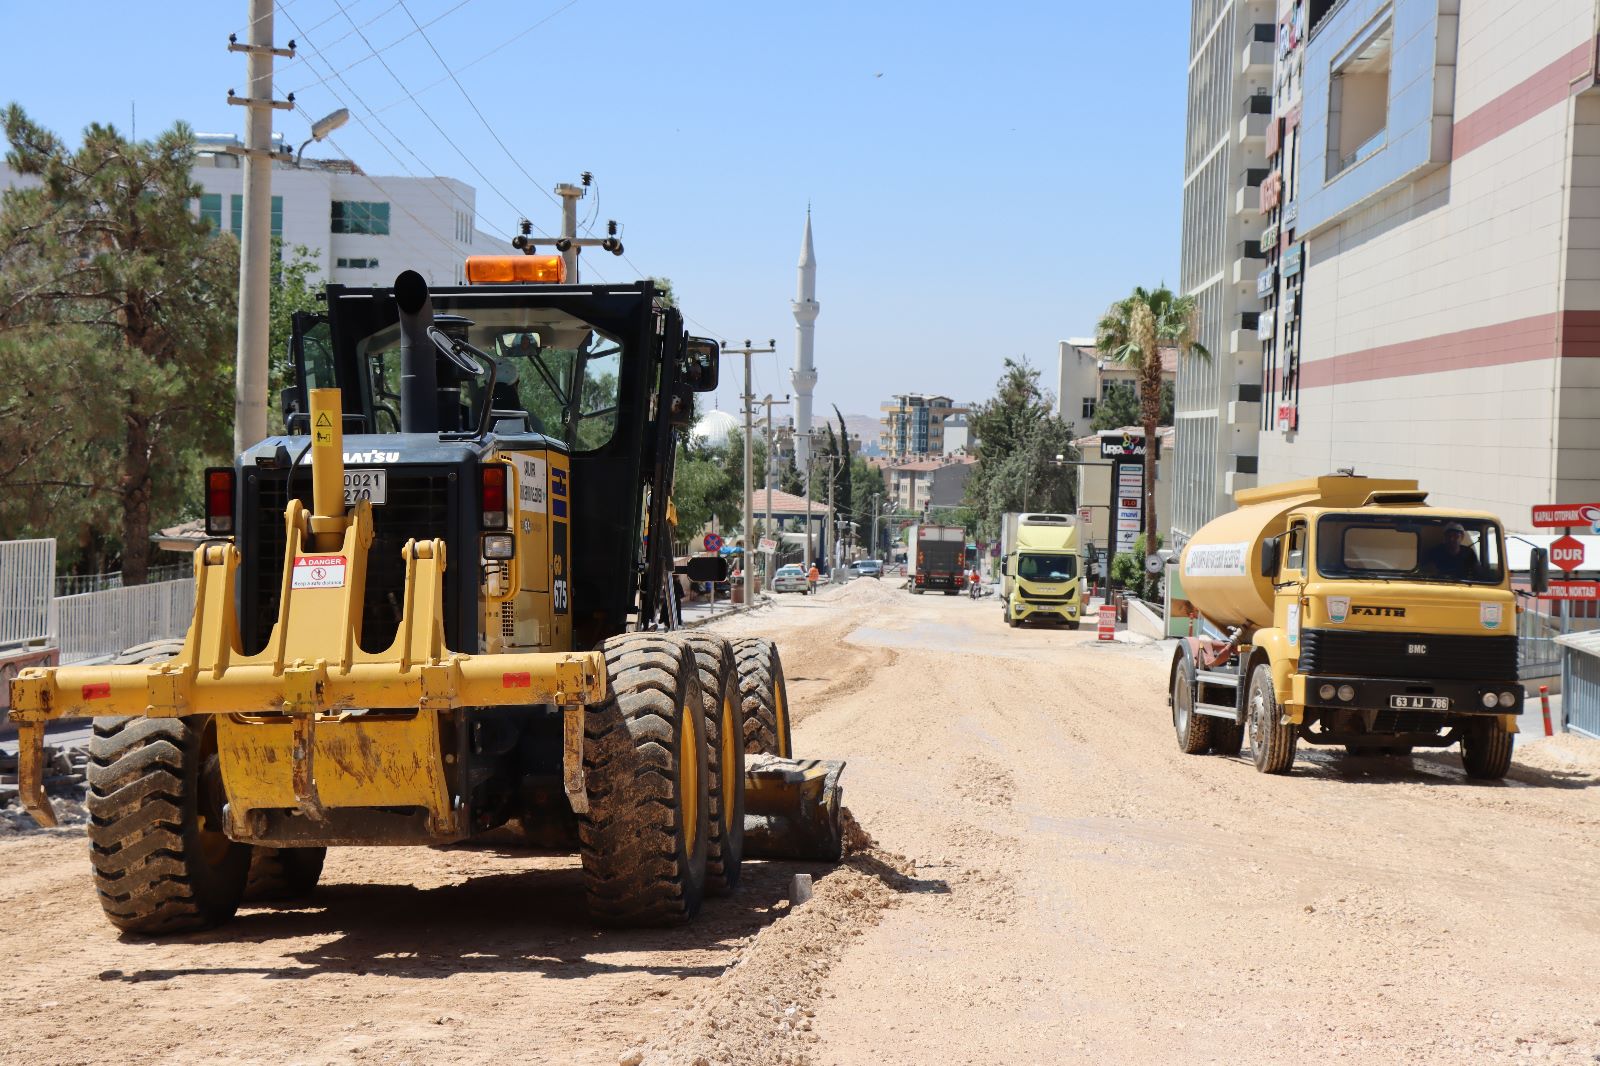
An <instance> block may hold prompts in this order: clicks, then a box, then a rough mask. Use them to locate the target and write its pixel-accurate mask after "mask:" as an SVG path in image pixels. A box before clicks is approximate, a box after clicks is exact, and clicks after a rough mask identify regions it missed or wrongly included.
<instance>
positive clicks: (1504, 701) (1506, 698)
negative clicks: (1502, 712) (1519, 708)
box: [1500, 692, 1517, 707]
mask: <svg viewBox="0 0 1600 1066" xmlns="http://www.w3.org/2000/svg"><path fill="white" fill-rule="evenodd" d="M1516 705H1517V694H1516V693H1515V692H1502V693H1500V706H1502V707H1515V706H1516Z"/></svg>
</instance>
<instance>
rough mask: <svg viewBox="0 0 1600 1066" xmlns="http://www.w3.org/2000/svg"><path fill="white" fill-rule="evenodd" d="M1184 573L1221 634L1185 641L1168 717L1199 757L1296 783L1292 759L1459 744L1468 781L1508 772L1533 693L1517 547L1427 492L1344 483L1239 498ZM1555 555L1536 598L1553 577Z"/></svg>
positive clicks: (1477, 517)
mask: <svg viewBox="0 0 1600 1066" xmlns="http://www.w3.org/2000/svg"><path fill="white" fill-rule="evenodd" d="M1235 500H1236V502H1237V503H1238V508H1237V509H1236V510H1234V511H1232V512H1230V513H1228V514H1225V515H1222V516H1220V517H1218V518H1216V519H1214V520H1213V521H1211V522H1209V523H1207V524H1206V525H1205V526H1203V527H1201V529H1200V530H1199V532H1197V533H1196V534H1195V536H1194V538H1193V539H1192V540H1190V541H1189V542H1188V543H1187V544H1186V545H1184V548H1183V552H1182V555H1181V557H1180V559H1179V563H1178V565H1179V567H1180V573H1181V575H1182V579H1183V587H1184V591H1185V593H1186V596H1187V599H1188V601H1189V603H1190V604H1191V605H1192V607H1193V608H1194V609H1195V610H1196V611H1197V612H1198V613H1199V615H1200V616H1201V617H1202V618H1203V619H1204V621H1206V622H1209V623H1210V627H1208V628H1214V629H1215V631H1216V633H1218V634H1220V636H1195V637H1190V638H1188V639H1186V640H1183V641H1180V642H1179V645H1178V649H1177V651H1176V653H1175V654H1174V656H1173V659H1172V672H1171V677H1170V681H1171V689H1170V691H1171V697H1170V702H1171V707H1172V722H1173V727H1174V729H1175V730H1176V732H1177V736H1178V745H1179V747H1181V748H1182V749H1183V750H1184V751H1185V752H1186V753H1189V754H1201V753H1204V752H1207V751H1210V752H1213V753H1215V754H1219V755H1237V754H1238V753H1239V751H1240V749H1241V747H1242V745H1243V742H1244V739H1245V736H1246V734H1247V733H1248V736H1249V740H1250V753H1251V756H1252V758H1253V760H1254V762H1255V765H1256V769H1257V770H1259V771H1261V772H1262V773H1286V772H1287V771H1288V770H1289V769H1290V768H1291V767H1292V766H1293V764H1294V756H1295V746H1296V744H1297V742H1299V741H1301V740H1304V741H1306V742H1307V743H1310V744H1321V745H1343V746H1344V747H1345V748H1346V749H1347V750H1348V751H1349V752H1350V753H1351V754H1392V755H1409V754H1410V752H1411V750H1412V749H1413V748H1417V747H1433V748H1444V747H1449V746H1451V745H1454V744H1459V745H1460V747H1461V761H1462V765H1463V766H1464V767H1465V769H1466V772H1467V774H1468V776H1470V777H1474V778H1482V779H1489V780H1497V779H1499V778H1501V777H1503V776H1505V773H1506V770H1507V769H1508V767H1509V766H1510V764H1511V747H1512V742H1513V736H1514V734H1515V733H1516V731H1517V715H1518V713H1519V712H1520V711H1521V708H1522V700H1523V691H1522V686H1521V684H1520V683H1519V682H1518V680H1517V638H1516V624H1515V614H1516V605H1515V601H1514V599H1513V593H1512V591H1511V584H1510V574H1509V572H1508V568H1507V565H1506V552H1505V533H1504V531H1503V530H1502V529H1501V527H1500V523H1499V522H1498V521H1497V520H1496V519H1495V518H1494V516H1492V515H1489V514H1484V513H1481V512H1472V511H1459V510H1455V509H1442V508H1436V507H1430V506H1428V505H1427V493H1425V492H1423V491H1421V490H1420V489H1419V488H1418V485H1417V483H1416V482H1415V481H1407V480H1378V479H1373V478H1364V477H1356V476H1353V475H1343V474H1341V475H1337V476H1330V477H1319V478H1310V479H1306V480H1303V481H1292V482H1286V483H1283V484H1279V485H1271V486H1266V487H1263V488H1257V489H1246V490H1243V491H1241V492H1239V493H1237V494H1236V496H1235ZM1544 567H1545V562H1544V559H1543V557H1542V553H1540V554H1539V555H1536V558H1535V560H1534V569H1535V572H1534V584H1535V587H1536V588H1538V587H1539V586H1541V585H1542V584H1543V583H1544V582H1545V580H1546V574H1545V569H1544Z"/></svg>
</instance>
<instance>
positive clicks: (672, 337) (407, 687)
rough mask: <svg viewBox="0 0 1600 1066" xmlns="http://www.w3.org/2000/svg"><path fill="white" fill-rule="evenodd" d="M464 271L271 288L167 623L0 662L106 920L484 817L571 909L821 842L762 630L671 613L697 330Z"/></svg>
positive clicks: (697, 890)
mask: <svg viewBox="0 0 1600 1066" xmlns="http://www.w3.org/2000/svg"><path fill="white" fill-rule="evenodd" d="M466 276H467V280H468V283H467V284H466V285H462V286H457V287H451V288H443V289H436V290H434V291H432V292H430V291H429V288H428V285H427V284H426V282H425V281H424V280H423V278H422V277H421V276H420V275H419V274H416V273H414V272H410V271H408V272H406V273H403V274H401V275H400V276H399V277H398V278H396V279H395V283H394V286H393V287H392V288H370V289H365V288H348V287H344V286H340V285H330V286H328V289H327V293H326V301H327V306H326V309H325V311H323V312H322V313H319V314H314V315H307V314H302V315H299V316H297V317H296V320H295V329H294V338H293V342H292V355H293V363H294V375H295V380H294V384H293V385H292V386H291V387H290V388H288V389H286V390H285V392H284V395H283V398H282V399H283V405H282V406H283V410H284V412H285V419H284V420H285V426H284V429H285V433H284V434H283V435H281V436H274V437H270V438H268V439H267V440H264V441H262V442H261V443H259V444H257V445H256V446H255V447H253V448H250V449H249V450H247V451H246V452H244V453H243V454H242V455H240V456H238V457H237V459H236V461H235V463H234V465H233V466H232V467H228V468H217V469H212V470H209V471H207V472H206V475H205V492H204V500H205V514H206V531H207V534H208V538H209V539H208V540H207V542H206V543H205V544H204V545H203V546H202V547H200V548H199V549H198V550H197V551H196V552H195V557H194V568H195V613H194V619H193V621H192V623H191V624H190V627H189V630H188V634H187V636H186V638H185V639H184V640H183V642H182V644H181V648H180V647H177V646H176V644H175V645H174V647H173V648H172V649H169V651H168V652H167V653H166V655H165V656H164V657H163V656H153V657H152V658H153V659H154V661H144V662H134V663H124V664H121V665H111V666H85V667H60V668H55V669H30V670H27V671H25V672H24V673H23V674H22V675H21V676H19V677H18V678H17V679H16V680H15V681H14V682H13V685H12V703H11V705H12V718H13V719H14V720H15V722H16V723H17V725H18V727H19V733H20V738H21V757H20V760H19V782H18V783H19V791H20V793H21V797H22V801H23V803H24V805H25V806H26V808H27V809H28V810H29V811H30V812H31V813H32V814H33V815H34V817H35V818H36V819H37V820H38V821H40V822H41V823H43V824H46V825H50V824H54V822H55V815H54V811H53V810H52V807H51V802H50V799H49V798H48V797H47V796H46V794H45V792H44V788H43V767H42V764H43V759H42V744H43V731H44V725H45V723H46V722H47V721H49V720H51V719H55V718H66V717H93V718H94V719H95V723H94V736H93V740H92V741H91V747H90V756H91V758H90V769H89V796H88V809H89V814H90V824H89V829H88V832H89V838H90V844H91V859H92V865H93V870H94V878H95V885H96V888H97V889H98V891H99V895H100V899H101V902H102V904H103V906H104V908H105V911H106V914H107V915H108V916H109V918H110V919H111V921H112V922H113V924H115V925H117V926H118V927H120V928H122V929H125V930H129V931H133V932H138V933H164V932H175V931H181V930H189V929H196V928H203V927H206V926H211V925H215V924H217V923H219V922H222V921H225V920H227V919H228V918H230V917H231V916H232V915H233V913H234V911H235V909H236V908H237V907H238V905H239V904H240V903H241V901H242V900H244V899H246V898H256V897H268V896H278V897H292V896H295V895H299V894H304V893H306V892H309V891H310V890H311V889H312V888H313V887H314V885H315V884H316V881H317V878H318V876H319V874H320V871H321V867H322V861H323V857H324V855H325V851H326V848H327V847H329V846H332V845H387V844H395V845H398V844H424V845H427V844H432V845H437V844H450V843H455V842H459V841H462V840H466V839H469V838H471V837H474V836H477V835H480V834H484V833H488V832H490V831H496V830H499V831H502V832H503V831H505V830H506V829H507V828H509V829H511V830H515V829H519V828H520V830H521V832H522V833H523V834H524V835H525V836H526V838H527V840H528V841H529V843H530V844H533V845H535V846H539V847H546V848H562V849H569V850H574V851H577V852H578V853H579V854H580V855H581V857H582V864H583V869H584V873H585V878H584V883H585V890H586V893H587V899H588V906H589V910H590V912H591V914H592V915H593V916H594V917H595V918H597V919H599V920H601V921H607V922H617V923H628V924H659V923H665V922H673V921H681V920H684V919H687V918H689V917H690V916H692V915H693V914H694V913H695V911H696V910H697V908H698V907H699V905H700V902H701V899H702V897H703V895H704V894H705V893H706V892H707V891H711V892H727V891H731V890H732V889H733V888H734V886H735V884H736V883H737V881H738V879H739V870H740V863H741V861H742V859H743V857H744V856H745V855H751V856H763V857H772V858H801V859H814V860H832V859H837V858H838V856H839V852H840V832H839V829H840V823H839V819H840V808H839V798H840V791H839V773H840V771H841V769H842V765H843V764H841V763H836V762H820V761H799V760H795V759H794V758H792V752H791V750H790V730H789V707H788V697H787V692H786V689H785V686H784V677H783V667H782V664H781V662H780V659H779V655H778V650H777V648H776V647H774V646H773V645H772V644H771V643H770V642H768V641H765V640H758V639H743V640H735V641H732V642H729V641H726V640H723V639H721V638H718V637H714V636H709V635H690V636H684V635H681V634H679V633H675V632H671V630H672V627H673V624H674V620H675V618H676V611H675V610H674V609H673V607H674V604H673V602H672V596H673V590H674V588H675V586H676V581H675V579H674V574H673V546H672V544H671V542H670V536H669V535H668V534H667V530H668V529H669V521H668V515H669V507H670V500H669V497H670V493H671V486H672V475H673V461H674V457H675V455H676V450H677V449H676V442H677V438H678V437H679V435H680V434H681V433H682V432H683V430H684V429H685V427H687V425H688V424H689V422H690V420H691V418H692V414H693V409H694V396H695V394H696V393H699V392H708V391H710V390H712V389H714V388H715V387H716V384H717V372H718V358H719V356H720V352H719V350H718V347H717V345H716V343H715V342H713V341H708V340H702V339H697V338H693V337H689V336H687V335H686V334H685V332H684V329H683V324H682V318H681V316H680V315H679V313H678V311H677V310H676V309H675V308H674V307H672V306H671V305H670V303H669V302H667V301H666V300H665V299H663V297H662V294H661V293H660V292H659V291H658V290H657V289H656V288H655V287H654V286H653V285H652V284H651V283H650V282H639V283H637V284H630V285H569V284H566V283H565V282H564V273H563V269H562V263H561V260H560V259H559V258H558V257H541V256H531V255H523V256H504V257H500V256H492V257H473V258H472V259H469V260H468V264H467V271H466ZM652 531H659V533H658V534H657V535H652ZM692 565H693V566H694V569H692V570H691V571H690V572H689V573H688V576H689V578H690V579H691V580H715V579H718V578H720V577H723V576H724V575H723V574H722V573H721V570H720V563H718V562H717V561H715V560H698V561H696V562H695V563H694V564H692ZM701 567H704V569H701Z"/></svg>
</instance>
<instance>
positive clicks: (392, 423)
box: [307, 295, 622, 451]
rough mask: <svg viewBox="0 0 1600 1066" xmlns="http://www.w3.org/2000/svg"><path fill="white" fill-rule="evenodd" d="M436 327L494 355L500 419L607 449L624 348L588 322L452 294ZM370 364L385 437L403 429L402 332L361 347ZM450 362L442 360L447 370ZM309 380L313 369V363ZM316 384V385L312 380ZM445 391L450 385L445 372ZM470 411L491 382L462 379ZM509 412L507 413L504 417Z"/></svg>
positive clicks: (444, 299) (578, 445)
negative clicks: (455, 299)
mask: <svg viewBox="0 0 1600 1066" xmlns="http://www.w3.org/2000/svg"><path fill="white" fill-rule="evenodd" d="M434 315H435V324H436V325H438V326H439V327H440V328H441V329H443V330H444V331H445V332H446V333H449V334H452V335H455V336H460V337H464V338H465V339H466V340H467V341H468V343H470V344H472V345H473V346H475V347H477V348H479V349H480V350H482V351H484V352H487V353H488V354H489V355H491V356H493V357H494V359H495V363H496V364H497V373H498V378H497V381H496V383H495V387H494V396H493V398H492V401H491V407H492V408H493V409H494V411H495V412H496V413H495V416H494V417H495V419H496V420H497V421H498V420H500V419H502V418H510V419H513V420H518V419H525V422H526V425H527V427H528V428H531V429H532V430H534V431H535V432H538V433H544V434H546V435H548V436H551V437H555V438H556V439H558V440H564V441H566V442H567V443H568V444H569V445H571V446H572V447H573V448H574V449H575V450H577V451H590V450H593V449H595V448H599V447H602V446H603V445H604V444H605V443H606V442H607V441H609V440H610V439H611V435H612V433H613V432H614V431H615V429H616V419H617V384H618V377H619V374H620V372H621V368H622V343H621V342H620V341H619V340H617V339H616V338H615V337H612V336H609V335H608V334H605V333H602V332H601V331H600V330H598V329H595V328H594V327H593V326H591V325H590V324H589V323H587V322H584V321H582V320H581V319H577V318H574V317H572V316H571V315H568V314H566V313H564V312H562V311H559V310H556V309H554V308H549V307H527V306H518V305H517V304H515V303H510V302H508V303H507V304H506V305H504V306H492V305H489V306H486V305H485V302H484V301H481V300H479V301H473V302H472V303H471V304H467V303H466V302H465V301H463V306H461V307H460V308H457V307H454V306H452V301H451V298H450V297H449V296H448V295H442V296H435V298H434ZM356 349H357V351H356V355H357V358H358V359H360V360H362V361H363V362H364V363H365V364H366V368H367V378H368V381H369V382H370V387H371V389H372V407H373V414H374V417H375V418H376V420H377V427H376V431H377V432H379V433H397V432H399V430H400V327H399V326H398V325H392V326H388V327H386V328H384V329H381V330H379V331H377V332H376V333H373V334H370V335H368V336H366V337H362V338H360V339H359V340H358V341H357V342H356ZM444 365H445V364H444V363H443V361H442V360H441V367H443V366H444ZM307 369H308V378H309V377H311V374H310V370H311V367H310V365H309V363H308V368H307ZM312 384H313V386H314V385H315V384H316V383H312ZM439 384H440V387H441V389H443V388H448V387H449V383H447V382H446V381H445V371H444V370H443V369H441V373H440V382H439ZM455 384H457V385H458V386H459V388H460V400H459V402H460V404H461V405H462V407H463V408H464V410H465V412H467V413H466V414H464V415H463V416H462V420H461V423H460V424H462V425H467V424H470V412H474V411H476V410H477V409H478V405H479V404H480V403H481V402H482V396H483V392H482V390H483V387H484V385H485V384H487V378H479V379H476V380H471V381H460V382H456V383H455ZM502 412H503V414H502Z"/></svg>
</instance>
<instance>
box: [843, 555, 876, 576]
mask: <svg viewBox="0 0 1600 1066" xmlns="http://www.w3.org/2000/svg"><path fill="white" fill-rule="evenodd" d="M850 569H852V570H854V571H855V572H856V575H857V576H858V577H877V578H881V577H883V563H881V562H879V561H878V560H877V559H857V560H856V561H855V562H853V563H851V564H850Z"/></svg>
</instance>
